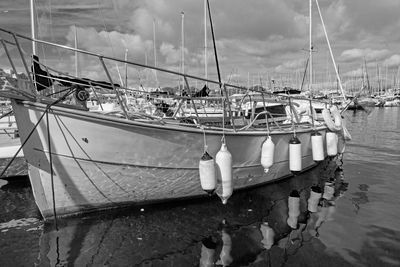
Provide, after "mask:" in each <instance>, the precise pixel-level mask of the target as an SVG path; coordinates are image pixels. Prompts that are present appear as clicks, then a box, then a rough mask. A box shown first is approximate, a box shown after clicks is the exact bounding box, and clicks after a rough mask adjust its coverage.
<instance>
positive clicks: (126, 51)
mask: <svg viewBox="0 0 400 267" xmlns="http://www.w3.org/2000/svg"><path fill="white" fill-rule="evenodd" d="M127 61H128V48H125V87H126V88H128V63H126V62H127Z"/></svg>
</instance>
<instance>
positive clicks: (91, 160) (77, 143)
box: [49, 116, 129, 194]
mask: <svg viewBox="0 0 400 267" xmlns="http://www.w3.org/2000/svg"><path fill="white" fill-rule="evenodd" d="M54 117H55V118H56V120H57V124H59V123H58V120H59V121H60V122H61V124H62V125H63V126H64V128H65V130H67V132H68V133H69V135H70V136H71V138H72V139H73V140H74V141H75V143H76V145H77V146H78V147H79V148H80V150H81V151H82V152H83V153H84V154H85V156H86V157H87V158H88V160H89V162H92V163H93V164H94V165H95V166H96V167H97V168H98V169H99V170H100V171H101V172H102V173H103V174H104V176H106V177H107V178H108V179H109V180H111V182H112V183H113V184H115V185H116V186H117V187H118V188H119V189H121V190H122V191H124V192H125V193H127V194H129V192H128V191H127V190H125V189H124V188H123V187H122V186H121V185H120V184H118V183H117V182H116V181H114V180H113V179H112V178H111V177H110V176H109V175H108V174H107V173H106V172H105V171H104V170H103V169H102V168H101V167H100V166H99V165H98V164H97V162H96V161H94V160H93V159H92V158H91V157H90V156H89V154H88V153H87V152H86V151H85V149H84V148H83V147H82V146H81V145H80V144H79V142H78V140H76V138H75V136H74V135H73V134H72V132H71V131H70V130H69V129H68V127H67V125H65V123H64V122H63V120H62V119H61V118H60V117H59V116H54ZM58 126H59V128H60V131H62V129H61V127H60V125H58ZM49 153H50V151H49ZM71 154H72V153H71ZM73 158H75V156H74V155H73Z"/></svg>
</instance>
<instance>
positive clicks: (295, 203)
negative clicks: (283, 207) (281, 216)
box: [287, 190, 300, 229]
mask: <svg viewBox="0 0 400 267" xmlns="http://www.w3.org/2000/svg"><path fill="white" fill-rule="evenodd" d="M288 207H289V212H288V215H289V217H288V219H287V224H288V225H289V226H290V227H291V228H293V229H297V221H298V217H299V215H300V195H299V192H297V191H296V190H293V191H292V192H291V193H290V195H289V199H288Z"/></svg>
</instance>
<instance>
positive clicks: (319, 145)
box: [311, 132, 325, 161]
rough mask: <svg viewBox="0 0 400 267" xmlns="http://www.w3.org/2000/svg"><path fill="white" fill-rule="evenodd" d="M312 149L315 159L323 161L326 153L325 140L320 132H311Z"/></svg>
mask: <svg viewBox="0 0 400 267" xmlns="http://www.w3.org/2000/svg"><path fill="white" fill-rule="evenodd" d="M311 149H312V155H313V160H314V161H323V160H324V158H325V155H324V140H323V138H322V135H321V134H320V133H318V132H314V133H313V134H311Z"/></svg>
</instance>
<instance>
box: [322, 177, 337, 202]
mask: <svg viewBox="0 0 400 267" xmlns="http://www.w3.org/2000/svg"><path fill="white" fill-rule="evenodd" d="M334 193H335V187H334V184H333V182H332V181H327V182H325V186H324V194H323V195H322V198H325V199H326V200H331V199H332V198H333V194H334Z"/></svg>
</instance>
